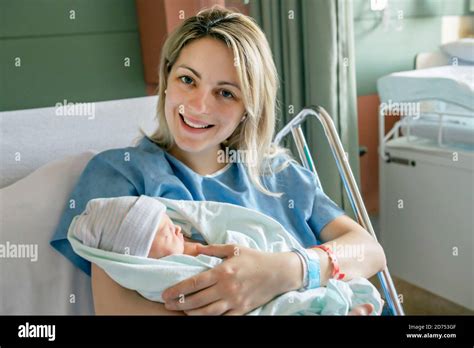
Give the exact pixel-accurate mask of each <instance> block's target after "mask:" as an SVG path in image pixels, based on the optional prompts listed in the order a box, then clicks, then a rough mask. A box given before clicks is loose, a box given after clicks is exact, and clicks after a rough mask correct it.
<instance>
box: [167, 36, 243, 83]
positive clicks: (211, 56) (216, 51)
mask: <svg viewBox="0 0 474 348" xmlns="http://www.w3.org/2000/svg"><path fill="white" fill-rule="evenodd" d="M174 67H175V68H176V69H177V68H178V67H180V68H187V69H189V70H191V71H192V72H193V73H194V74H196V73H197V75H198V77H200V76H199V75H208V76H212V77H213V78H214V77H215V78H216V80H225V81H227V82H233V83H236V84H238V74H237V70H236V67H235V65H234V55H233V52H232V50H231V49H230V48H229V47H227V46H226V45H225V43H223V42H221V41H219V40H217V39H208V38H205V39H199V40H196V41H193V42H191V43H190V44H189V45H186V46H185V47H183V49H182V50H181V52H180V55H179V57H178V59H177V61H176V63H175V64H174ZM229 79H231V80H229Z"/></svg>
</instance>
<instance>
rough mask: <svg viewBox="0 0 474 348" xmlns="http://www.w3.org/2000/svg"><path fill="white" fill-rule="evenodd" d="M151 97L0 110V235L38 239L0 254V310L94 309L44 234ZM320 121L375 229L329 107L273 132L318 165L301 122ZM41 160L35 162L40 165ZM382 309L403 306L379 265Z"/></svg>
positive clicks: (134, 127)
mask: <svg viewBox="0 0 474 348" xmlns="http://www.w3.org/2000/svg"><path fill="white" fill-rule="evenodd" d="M156 102H157V100H156V97H144V98H133V99H125V100H117V101H109V102H98V103H96V116H95V118H94V119H93V120H92V119H91V120H90V121H85V120H81V119H80V118H77V119H75V118H74V117H80V116H74V117H64V116H57V115H56V114H55V110H54V108H43V109H32V110H20V111H10V112H3V113H0V132H1V133H2V137H1V138H0V174H1V176H0V177H1V178H2V181H1V182H0V185H1V186H0V187H3V188H2V189H0V212H1V216H0V218H1V220H0V238H1V239H0V243H5V242H6V241H8V242H9V243H12V244H15V243H16V244H20V243H23V244H25V245H38V249H39V250H38V254H37V260H36V261H32V259H27V258H26V259H25V258H22V259H17V258H5V259H2V260H1V262H2V264H1V265H2V267H1V272H2V275H1V277H0V289H1V293H2V296H1V301H2V302H0V314H32V315H35V314H36V315H38V314H92V313H93V307H92V298H91V291H90V286H91V285H90V278H89V277H87V276H86V275H85V274H84V273H83V272H82V271H80V270H79V269H78V268H76V267H74V266H73V265H72V264H71V263H70V262H67V261H66V260H65V259H64V257H63V256H62V255H60V254H59V253H58V252H56V251H55V250H53V248H52V247H50V245H49V240H50V238H51V236H52V233H53V230H54V228H55V227H56V225H57V223H58V221H59V217H60V215H61V212H62V209H63V206H64V202H66V201H67V200H68V199H69V194H70V192H71V191H72V188H73V186H74V184H75V182H76V181H77V179H78V177H79V175H80V173H81V172H82V170H83V168H84V167H85V165H86V164H87V162H88V161H89V160H90V158H91V157H92V156H93V155H94V154H95V153H97V152H99V151H102V150H105V149H108V148H112V147H125V146H129V145H130V144H131V143H132V141H133V140H135V139H137V138H138V137H139V135H140V134H139V133H138V127H139V126H140V127H141V128H143V129H144V130H145V131H147V132H151V131H152V130H153V129H154V128H155V127H156V124H155V123H154V120H153V116H154V114H155V107H156ZM308 116H315V117H316V118H317V119H318V120H320V121H321V123H322V125H323V128H324V131H325V134H326V136H327V137H328V140H329V145H330V147H331V150H332V152H333V155H334V158H335V160H336V163H337V166H338V169H339V172H340V174H341V178H342V180H343V182H344V186H345V188H346V190H347V193H348V195H349V198H350V200H351V203H352V207H353V208H354V211H355V213H356V216H357V218H358V221H359V223H360V224H361V225H362V226H363V227H365V228H366V229H367V230H368V231H369V232H370V234H371V235H372V236H373V237H374V238H376V237H375V233H374V231H373V228H372V225H371V223H370V219H369V217H368V215H367V211H366V209H365V206H364V204H363V201H362V198H361V195H360V193H359V190H358V188H357V185H356V182H355V179H354V176H353V175H352V172H351V169H350V166H349V163H348V161H347V158H346V157H345V152H344V150H343V148H342V145H341V142H340V140H339V137H338V135H337V132H336V130H335V127H334V124H333V123H332V120H331V118H330V116H329V115H328V114H327V112H326V111H325V110H324V109H323V108H321V107H310V108H306V109H304V110H302V111H301V112H300V113H299V114H298V115H297V116H296V117H295V118H294V119H293V120H292V121H291V122H290V123H289V124H287V125H286V126H285V127H284V128H283V129H282V130H281V131H280V132H279V133H278V134H277V136H276V137H275V142H277V143H279V142H280V141H281V140H282V138H283V137H285V136H286V135H287V134H289V133H290V132H291V133H292V134H293V137H294V140H295V142H296V145H297V149H298V151H299V155H300V158H301V161H302V163H303V165H305V166H306V167H307V168H309V169H310V170H313V171H314V172H315V173H316V169H315V166H314V163H313V161H312V159H311V156H310V152H309V149H308V146H307V144H306V141H305V138H304V136H303V132H302V130H301V128H300V126H301V123H302V122H304V120H305V119H306V118H307V117H308ZM38 167H40V168H38ZM379 279H380V281H381V284H382V289H383V291H384V294H385V300H386V303H387V305H388V307H387V308H388V311H389V313H392V314H398V315H402V314H403V308H402V306H401V304H400V302H399V301H398V296H397V293H396V290H395V288H394V286H393V282H392V279H391V277H390V273H389V271H388V269H385V270H383V271H382V272H380V273H379Z"/></svg>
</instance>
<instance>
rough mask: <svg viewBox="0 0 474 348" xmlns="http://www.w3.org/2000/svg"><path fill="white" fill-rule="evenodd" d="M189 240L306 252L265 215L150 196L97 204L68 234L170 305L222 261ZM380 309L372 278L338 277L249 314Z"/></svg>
mask: <svg viewBox="0 0 474 348" xmlns="http://www.w3.org/2000/svg"><path fill="white" fill-rule="evenodd" d="M183 234H184V236H183ZM186 237H191V238H193V239H194V240H202V241H205V242H206V243H209V244H233V245H240V246H243V247H248V248H252V249H256V250H260V251H263V252H283V251H289V250H292V248H302V246H301V245H300V243H299V242H298V241H297V240H296V239H295V238H294V237H293V236H292V235H291V234H290V233H289V232H287V231H286V230H285V229H284V227H283V226H282V225H281V224H280V223H278V222H277V221H276V220H274V219H272V218H271V217H269V216H266V215H264V214H262V213H259V212H258V211H255V210H252V209H248V208H245V207H241V206H237V205H232V204H228V203H220V202H212V201H179V200H170V199H165V198H160V197H148V196H140V197H134V196H132V197H129V196H127V197H116V198H99V199H93V200H91V201H89V202H88V203H87V206H86V209H85V211H84V212H83V213H82V214H81V215H78V216H76V217H74V219H73V221H72V223H71V225H70V227H69V231H68V240H69V241H70V242H71V245H72V247H73V249H74V251H75V252H76V253H77V254H78V255H79V256H81V257H83V258H85V259H87V260H89V261H90V262H94V263H95V264H96V265H98V266H99V267H101V268H102V269H103V270H104V271H105V272H106V273H107V274H108V275H109V276H110V277H111V278H112V279H114V280H115V281H116V282H117V283H119V284H120V285H121V286H123V287H125V288H128V289H132V290H135V291H137V292H138V293H139V294H140V295H142V296H143V297H145V298H147V299H149V300H152V301H158V302H163V298H162V293H163V291H164V290H165V289H167V288H169V287H170V286H172V285H174V284H177V283H179V282H180V281H183V280H185V279H188V278H189V277H191V276H193V275H196V274H198V273H201V272H204V271H207V270H209V269H212V268H214V267H216V266H218V265H219V264H220V263H222V262H223V260H222V259H221V258H217V257H214V256H208V255H204V254H199V253H198V252H197V250H198V248H197V247H198V246H199V243H193V242H192V240H190V239H187V238H186ZM157 280H159V281H157ZM381 306H382V303H381V299H380V295H379V294H378V292H377V290H376V289H375V287H374V286H373V285H372V284H370V282H368V281H367V280H366V279H362V278H358V279H353V280H350V281H349V282H342V281H339V280H334V279H331V280H329V282H328V284H327V286H326V287H319V288H313V289H309V290H305V291H290V292H288V293H284V294H282V295H280V296H278V297H276V298H275V299H273V300H272V301H270V302H269V303H267V304H265V305H264V306H262V307H259V308H257V309H255V310H253V311H252V312H251V313H249V314H251V315H297V314H299V315H307V314H309V315H319V314H323V315H346V314H348V313H349V314H352V313H355V312H354V310H356V309H358V308H362V309H364V308H366V307H367V308H368V309H367V312H368V313H372V314H375V313H379V312H380V310H381V308H382V307H381ZM351 310H352V312H351Z"/></svg>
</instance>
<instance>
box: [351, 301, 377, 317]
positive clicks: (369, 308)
mask: <svg viewBox="0 0 474 348" xmlns="http://www.w3.org/2000/svg"><path fill="white" fill-rule="evenodd" d="M373 310H374V305H373V304H372V303H364V304H361V305H358V306H355V307H354V308H352V310H351V311H350V312H349V313H348V315H370V313H372V312H373Z"/></svg>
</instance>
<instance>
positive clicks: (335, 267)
mask: <svg viewBox="0 0 474 348" xmlns="http://www.w3.org/2000/svg"><path fill="white" fill-rule="evenodd" d="M313 248H319V249H322V250H324V251H325V252H326V253H327V254H328V256H329V260H330V261H331V264H332V275H331V276H332V278H333V279H337V280H342V279H344V277H345V276H346V275H345V274H344V273H341V269H340V268H339V262H338V261H337V257H336V255H335V254H334V253H333V251H332V250H331V248H329V247H328V246H326V245H316V246H314V247H313Z"/></svg>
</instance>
